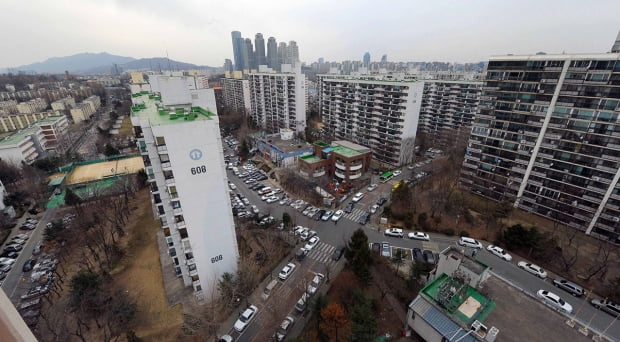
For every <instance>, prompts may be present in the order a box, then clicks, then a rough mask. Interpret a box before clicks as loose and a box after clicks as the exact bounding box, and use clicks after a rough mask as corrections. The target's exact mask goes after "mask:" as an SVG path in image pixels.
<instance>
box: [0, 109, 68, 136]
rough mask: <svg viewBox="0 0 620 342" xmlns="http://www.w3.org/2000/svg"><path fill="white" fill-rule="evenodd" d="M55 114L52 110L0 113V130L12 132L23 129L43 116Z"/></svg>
mask: <svg viewBox="0 0 620 342" xmlns="http://www.w3.org/2000/svg"><path fill="white" fill-rule="evenodd" d="M55 115H56V114H55V113H54V112H39V113H32V114H12V115H0V132H3V133H4V132H14V131H17V130H20V129H24V128H26V127H28V126H30V125H32V124H34V123H35V122H37V121H39V120H41V119H43V118H46V117H48V116H55Z"/></svg>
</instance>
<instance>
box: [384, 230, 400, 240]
mask: <svg viewBox="0 0 620 342" xmlns="http://www.w3.org/2000/svg"><path fill="white" fill-rule="evenodd" d="M383 235H385V236H392V237H398V238H402V237H403V230H402V229H400V228H388V229H386V230H385V232H383Z"/></svg>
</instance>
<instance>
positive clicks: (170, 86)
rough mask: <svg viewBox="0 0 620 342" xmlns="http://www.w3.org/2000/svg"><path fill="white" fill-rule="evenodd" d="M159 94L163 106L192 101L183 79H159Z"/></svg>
mask: <svg viewBox="0 0 620 342" xmlns="http://www.w3.org/2000/svg"><path fill="white" fill-rule="evenodd" d="M159 92H160V93H161V100H162V103H163V104H164V106H174V105H180V104H188V103H191V101H192V97H191V95H190V92H189V89H188V88H187V83H186V79H185V78H184V77H183V78H181V77H159Z"/></svg>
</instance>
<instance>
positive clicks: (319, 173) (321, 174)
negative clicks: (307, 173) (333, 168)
mask: <svg viewBox="0 0 620 342" xmlns="http://www.w3.org/2000/svg"><path fill="white" fill-rule="evenodd" d="M324 175H325V170H322V171H317V172H314V173H313V174H312V177H315V178H316V177H321V176H324Z"/></svg>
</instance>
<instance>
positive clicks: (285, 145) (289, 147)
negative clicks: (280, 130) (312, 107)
mask: <svg viewBox="0 0 620 342" xmlns="http://www.w3.org/2000/svg"><path fill="white" fill-rule="evenodd" d="M253 136H254V137H255V138H256V139H258V140H260V141H262V142H263V143H265V144H268V145H270V146H272V147H274V148H276V149H278V150H280V151H281V152H282V153H286V154H289V153H296V152H302V151H311V150H312V147H311V146H310V145H309V144H308V143H306V142H304V141H297V142H295V140H282V139H281V138H280V134H273V135H269V136H266V137H264V138H262V137H260V134H253Z"/></svg>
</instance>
